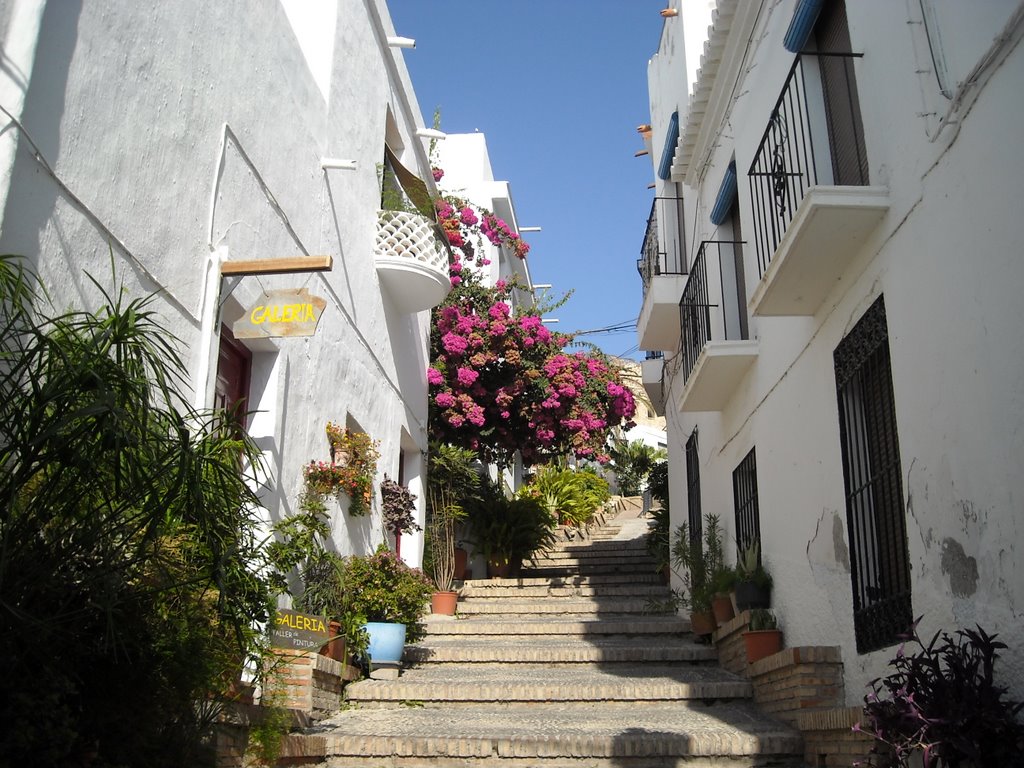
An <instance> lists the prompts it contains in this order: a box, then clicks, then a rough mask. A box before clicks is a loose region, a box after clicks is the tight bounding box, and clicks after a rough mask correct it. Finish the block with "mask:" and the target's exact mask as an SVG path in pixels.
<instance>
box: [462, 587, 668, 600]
mask: <svg viewBox="0 0 1024 768" xmlns="http://www.w3.org/2000/svg"><path fill="white" fill-rule="evenodd" d="M670 595H671V591H670V590H669V588H668V587H666V586H663V585H661V584H631V583H621V584H607V585H598V586H594V587H587V586H580V587H576V586H553V585H551V584H547V585H537V586H533V587H520V586H511V585H509V586H493V587H487V588H476V587H473V588H467V587H463V589H462V590H461V592H460V597H461V598H462V599H463V600H466V599H473V600H476V599H479V598H489V597H508V598H518V599H523V598H527V597H532V598H535V599H546V598H548V597H594V598H601V597H638V598H653V599H659V600H664V599H667V598H668V597H669V596H670Z"/></svg>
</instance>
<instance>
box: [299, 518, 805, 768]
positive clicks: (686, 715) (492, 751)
mask: <svg viewBox="0 0 1024 768" xmlns="http://www.w3.org/2000/svg"><path fill="white" fill-rule="evenodd" d="M645 530H646V523H645V522H644V519H643V518H642V517H641V516H639V515H638V514H637V513H636V512H634V511H627V512H624V513H622V514H620V516H619V517H618V518H617V519H616V520H613V521H612V523H611V524H610V525H607V526H605V527H604V528H603V529H602V530H600V531H595V532H594V533H593V534H592V535H590V536H589V537H587V538H586V540H583V541H581V540H579V539H575V540H571V541H563V542H562V543H561V544H559V545H557V546H556V547H555V548H554V549H552V550H551V551H550V552H548V553H546V554H545V555H544V556H542V557H539V558H537V559H535V561H533V562H531V563H530V564H529V565H528V567H526V568H524V570H523V573H522V577H521V578H518V579H494V580H473V581H467V582H466V583H465V585H464V587H463V589H462V593H461V599H460V603H459V615H458V617H456V618H452V617H431V619H430V620H429V621H428V629H429V632H428V635H427V637H426V638H425V640H424V641H423V642H421V643H419V644H418V645H415V646H409V647H408V648H407V651H406V668H405V669H404V670H403V672H402V675H401V677H400V678H398V679H397V680H363V681H360V682H357V683H353V684H351V685H349V687H348V689H347V697H346V698H347V701H348V708H347V709H345V710H344V711H342V712H340V713H338V714H337V715H336V716H334V717H332V718H330V719H328V720H325V721H323V722H322V723H321V724H320V725H319V726H317V727H316V728H315V729H313V730H312V731H311V732H309V733H308V734H307V735H306V736H305V737H304V738H305V739H307V741H308V743H307V744H306V745H305V746H304V747H303V748H302V749H301V753H302V754H304V755H306V756H309V757H312V756H313V755H316V756H318V757H320V760H321V764H326V765H328V766H334V767H335V768H350V767H351V768H356V767H365V768H370V767H373V768H381V767H384V766H388V767H398V766H401V767H404V768H426V766H446V767H450V768H469V767H470V766H474V767H479V768H485V767H486V766H492V765H494V766H522V767H525V766H549V767H550V768H568V766H574V767H576V768H582V767H583V766H587V767H591V766H592V767H594V768H597V767H601V768H604V767H606V766H618V767H620V768H668V767H669V766H688V767H689V768H727V767H728V768H741V767H743V768H747V767H754V766H757V767H758V768H769V767H775V766H778V767H780V768H783V767H784V768H796V767H797V766H802V765H803V761H802V751H801V741H800V736H799V734H798V733H797V732H796V731H794V730H792V729H790V728H789V727H787V726H785V725H783V724H781V723H779V722H778V721H776V720H772V719H771V718H769V717H766V716H765V715H763V714H761V713H759V711H758V710H757V708H756V707H754V705H753V703H752V702H751V696H752V689H751V684H750V682H749V681H748V680H747V679H746V678H744V677H741V676H738V675H734V674H731V673H729V672H726V671H725V670H723V669H721V668H720V667H718V665H717V664H716V656H715V650H714V649H713V648H712V647H711V646H708V645H701V644H698V643H696V642H695V641H694V639H693V636H692V635H690V634H689V625H688V622H687V621H686V620H684V619H682V618H680V617H679V616H677V615H676V614H675V613H665V612H661V613H659V612H652V611H651V610H650V604H651V600H652V599H654V600H657V599H664V598H665V597H667V596H668V591H667V588H665V587H663V586H661V585H660V583H659V581H658V578H657V575H656V574H655V573H654V564H653V562H652V561H651V559H650V557H649V556H648V554H647V552H646V549H645V547H644V540H643V538H642V536H643V532H644V531H645ZM309 740H313V741H315V743H313V741H309Z"/></svg>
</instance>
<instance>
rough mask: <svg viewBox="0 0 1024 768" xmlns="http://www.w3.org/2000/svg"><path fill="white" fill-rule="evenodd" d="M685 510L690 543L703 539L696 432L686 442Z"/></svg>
mask: <svg viewBox="0 0 1024 768" xmlns="http://www.w3.org/2000/svg"><path fill="white" fill-rule="evenodd" d="M686 508H687V516H688V517H687V523H688V527H689V529H690V541H700V540H701V539H702V538H703V537H704V526H703V524H702V523H701V514H700V463H699V460H698V458H697V430H696V429H695V430H693V434H691V435H690V438H689V439H688V440H687V441H686Z"/></svg>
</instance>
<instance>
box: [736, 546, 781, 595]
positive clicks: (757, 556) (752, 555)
mask: <svg viewBox="0 0 1024 768" xmlns="http://www.w3.org/2000/svg"><path fill="white" fill-rule="evenodd" d="M736 582H737V583H739V582H752V583H754V584H756V585H757V586H758V587H760V588H762V589H765V590H770V589H771V588H772V577H771V574H770V573H768V571H767V570H766V569H765V567H764V564H763V563H762V562H761V542H760V541H757V540H755V541H753V542H751V543H750V544H748V545H747V546H745V547H742V548H741V549H740V556H739V559H738V560H737V562H736Z"/></svg>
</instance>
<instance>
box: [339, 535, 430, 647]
mask: <svg viewBox="0 0 1024 768" xmlns="http://www.w3.org/2000/svg"><path fill="white" fill-rule="evenodd" d="M433 591H434V588H433V585H432V584H431V583H430V580H429V579H428V578H427V577H426V576H424V575H423V572H422V571H420V570H419V569H414V568H410V567H409V566H408V565H406V564H405V563H404V562H402V561H401V560H400V559H399V558H398V557H397V556H396V555H395V553H394V552H391V551H390V550H389V549H388V548H387V547H386V546H385V545H383V544H382V545H381V546H380V547H378V548H377V551H376V552H374V553H373V554H372V555H368V556H359V555H353V556H351V557H349V558H347V559H346V562H345V613H346V615H349V616H351V617H352V620H353V621H357V622H359V623H361V624H365V623H366V622H367V621H389V622H396V623H399V624H405V627H406V640H407V641H408V642H416V641H417V640H419V639H420V638H421V637H423V633H424V628H423V625H422V623H421V621H420V619H421V618H422V616H423V612H424V610H425V609H426V607H427V604H428V603H429V602H430V595H431V593H432V592H433Z"/></svg>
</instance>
